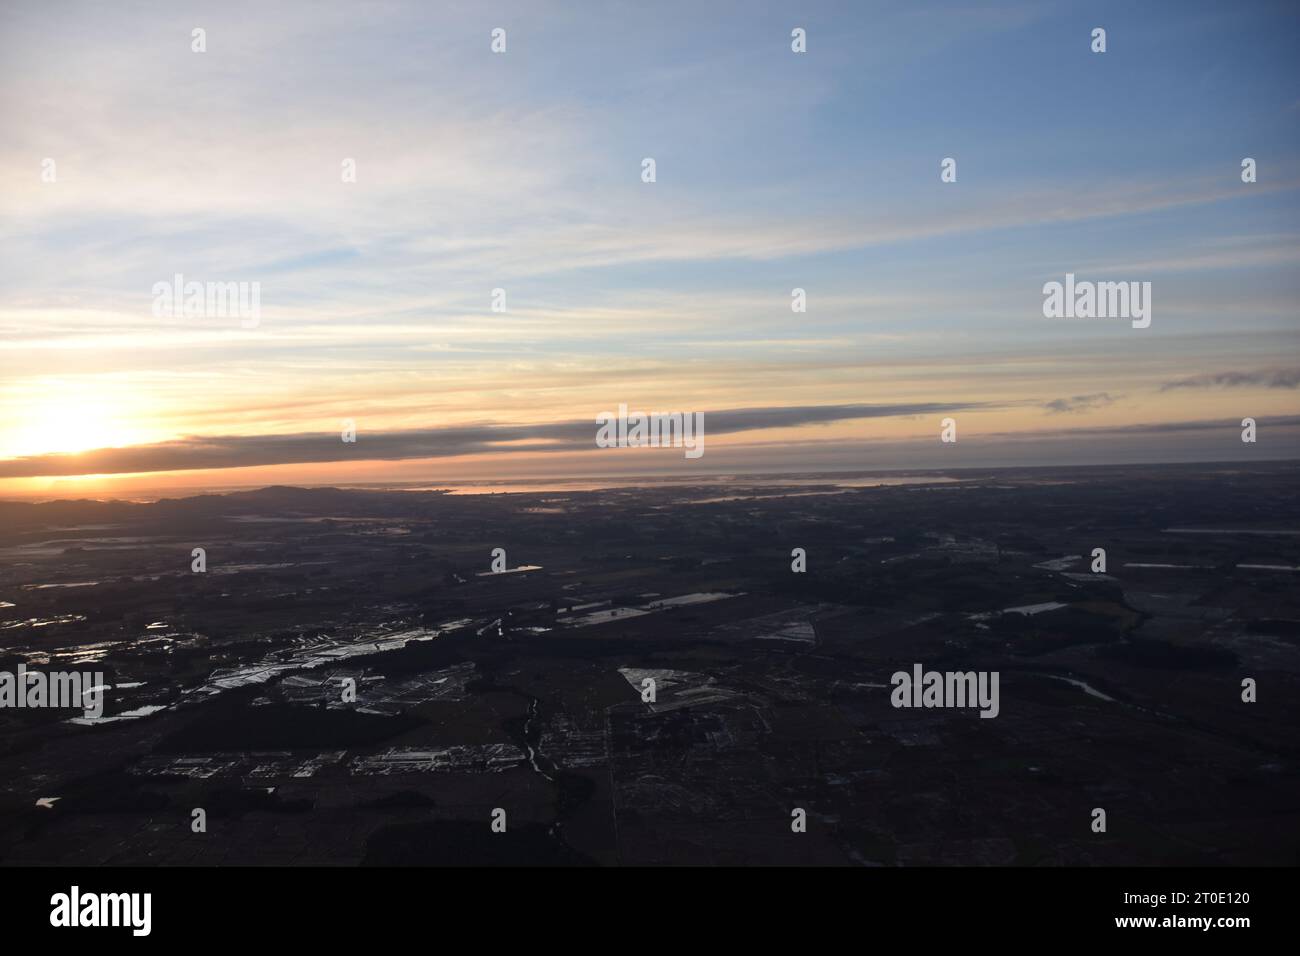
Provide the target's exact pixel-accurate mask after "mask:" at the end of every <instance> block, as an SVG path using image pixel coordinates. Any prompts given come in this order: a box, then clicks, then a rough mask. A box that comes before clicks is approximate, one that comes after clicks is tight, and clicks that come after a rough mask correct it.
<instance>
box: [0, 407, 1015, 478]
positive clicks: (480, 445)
mask: <svg viewBox="0 0 1300 956" xmlns="http://www.w3.org/2000/svg"><path fill="white" fill-rule="evenodd" d="M990 407H995V406H991V405H989V404H988V403H984V402H974V403H957V402H951V403H950V402H912V403H900V404H876V405H869V404H851V405H804V406H787V407H775V408H734V409H728V410H724V411H718V412H706V413H705V414H704V423H705V435H706V436H715V435H725V434H730V433H736V432H748V431H758V430H763V429H773V428H798V427H802V426H807V425H819V424H827V423H830V422H836V421H845V420H849V419H862V418H891V417H901V416H908V415H930V414H943V413H950V412H958V411H969V410H972V409H984V408H990ZM601 411H605V409H602V410H601ZM630 411H633V412H636V411H646V412H649V411H661V409H648V408H647V409H640V408H632V409H630ZM615 414H617V413H615ZM595 437H596V416H595V413H594V412H593V414H592V417H591V419H590V420H588V421H585V422H552V423H542V424H514V425H465V426H449V427H445V428H426V429H412V430H406V431H387V432H366V431H365V429H364V427H363V428H361V429H359V430H358V434H357V441H356V442H355V443H345V442H343V441H342V440H341V436H340V435H339V433H337V432H314V433H306V434H292V435H254V436H217V437H210V438H184V439H180V440H177V441H168V442H159V443H157V444H151V445H136V446H132V447H128V448H100V449H96V450H93V451H86V452H80V453H77V454H51V455H37V456H31V457H25V458H13V459H10V460H8V461H2V462H0V478H33V477H38V476H46V475H89V474H94V475H114V474H130V473H136V472H159V471H190V470H194V469H210V468H244V467H249V466H256V465H287V464H308V463H312V464H315V463H321V462H335V461H400V460H404V459H417V458H451V457H456V456H458V455H479V454H490V453H495V454H506V453H520V452H569V451H587V450H590V449H593V448H594V447H595Z"/></svg>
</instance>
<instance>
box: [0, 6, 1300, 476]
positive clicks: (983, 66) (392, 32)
mask: <svg viewBox="0 0 1300 956" xmlns="http://www.w3.org/2000/svg"><path fill="white" fill-rule="evenodd" d="M1096 27H1101V28H1104V29H1105V31H1106V47H1107V48H1106V51H1105V52H1104V53H1096V52H1093V50H1092V48H1091V47H1092V44H1093V39H1092V31H1093V29H1094V28H1096ZM196 28H201V29H202V30H203V31H205V32H204V35H203V38H204V41H205V50H204V52H201V53H200V52H195V50H194V49H193V46H194V44H195V39H194V34H193V31H194V30H195V29H196ZM497 28H501V29H503V30H505V42H506V48H505V52H503V53H495V52H493V50H492V48H491V44H492V32H493V30H494V29H497ZM795 28H802V29H803V30H805V31H806V52H804V53H796V52H794V51H793V50H792V49H791V44H792V39H791V31H792V30H794V29H795ZM1298 41H1300V7H1297V6H1296V5H1295V4H1294V3H1285V2H1283V3H1262V2H1261V3H1238V4H1223V3H1218V2H1213V3H1200V2H1176V3H1175V2H1168V3H1166V2H1145V3H1142V4H1133V3H1129V2H1124V3H1064V2H1062V3H1054V2H1050V0H1049V2H1039V0H1033V2H1024V3H1016V2H1009V3H1002V2H990V3H951V4H949V3H923V2H918V3H906V4H898V3H879V4H877V3H868V2H851V3H832V2H816V3H756V2H744V3H739V2H738V3H726V2H716V3H715V2H710V3H707V4H702V3H698V2H695V3H674V2H656V3H653V4H647V3H618V2H611V3H601V4H595V3H590V4H582V3H548V2H543V0H529V2H525V3H491V2H466V3H412V4H406V3H388V2H373V3H365V4H356V3H346V4H330V3H311V4H306V3H302V4H294V3H284V4H266V3H264V2H258V3H240V2H223V3H213V4H186V3H177V2H167V3H121V4H102V3H68V2H61V0H49V2H44V3H37V2H16V3H9V4H5V5H3V6H0V129H3V133H4V135H3V136H0V497H4V496H25V495H36V496H46V497H49V496H64V495H67V496H77V497H81V496H87V495H89V496H108V495H113V494H117V493H123V494H126V493H131V492H133V491H138V490H140V489H143V488H159V487H175V488H188V489H196V490H202V489H213V488H225V487H233V486H240V485H264V484H272V483H300V484H347V483H360V482H386V481H393V482H428V483H430V484H434V485H436V484H438V483H439V482H455V481H462V480H467V479H487V480H492V479H501V480H505V479H521V478H528V477H544V476H558V475H568V476H577V477H590V476H603V475H619V474H623V475H626V474H663V475H672V476H677V477H682V476H690V475H693V474H700V475H704V474H710V473H718V472H765V471H767V472H792V471H836V470H864V471H865V470H873V469H920V468H960V467H989V466H995V465H1009V466H1010V465H1071V464H1104V463H1126V462H1139V461H1247V460H1256V459H1283V458H1294V457H1300V400H1298V398H1300V394H1298V391H1297V388H1298V386H1300V357H1298V353H1297V345H1300V312H1298V309H1297V292H1298V291H1300V270H1297V268H1296V266H1297V264H1300V241H1298V240H1300V218H1298V215H1297V214H1298V213H1300V122H1298V121H1300V82H1297V80H1298V79H1300V68H1297V52H1296V51H1297V49H1298V48H1300V43H1298ZM1246 157H1250V158H1253V159H1254V160H1255V163H1256V181H1255V182H1252V183H1245V182H1243V181H1242V168H1241V164H1242V160H1243V158H1246ZM646 158H653V159H654V161H655V181H654V182H645V181H643V176H642V171H643V160H644V159H646ZM945 158H953V159H955V161H956V181H955V182H943V181H941V175H940V173H941V161H942V160H944V159H945ZM51 161H52V162H51ZM348 162H351V163H352V164H353V167H354V169H355V181H345V175H344V172H345V164H346V163H348ZM51 174H52V175H51ZM1067 273H1071V274H1075V275H1076V276H1077V277H1078V279H1080V280H1092V281H1117V282H1118V281H1123V282H1128V281H1136V282H1149V283H1150V284H1151V285H1150V289H1151V324H1150V326H1149V327H1147V328H1134V327H1132V325H1131V323H1130V322H1129V321H1128V320H1127V319H1126V318H1123V317H1120V318H1113V317H1111V318H1047V317H1045V316H1044V313H1043V301H1044V294H1043V287H1044V283H1047V282H1051V281H1064V277H1065V275H1066V274H1067ZM178 274H179V275H182V276H183V277H184V279H185V280H187V281H200V282H237V283H246V284H247V286H248V287H250V288H251V285H252V284H253V283H257V284H258V285H257V287H258V292H259V298H258V302H259V313H258V315H257V317H256V321H255V322H253V323H250V322H246V321H241V318H239V317H237V316H233V315H230V314H200V315H185V314H183V311H182V312H180V313H173V314H167V313H166V312H165V311H164V312H163V314H159V310H158V309H157V308H155V306H156V305H157V293H156V288H155V287H156V285H157V284H158V283H170V282H172V280H173V277H174V276H176V275H178ZM795 288H800V289H803V290H805V294H806V303H807V309H806V312H803V313H795V312H793V311H792V308H791V302H792V290H793V289H795ZM494 289H501V290H504V293H505V308H506V311H503V312H502V311H493V308H492V305H493V290H494ZM620 404H625V405H627V406H628V407H629V408H630V409H632V410H634V411H636V410H641V411H662V412H670V411H682V412H702V413H704V416H705V432H706V445H705V447H706V450H705V453H704V454H703V455H702V456H700V457H699V458H694V459H691V458H687V457H686V456H685V455H683V454H682V450H681V449H680V448H678V449H671V448H597V447H596V445H595V435H596V424H595V417H596V416H597V415H599V414H600V413H602V412H605V411H614V410H617V408H618V406H619V405H620ZM1246 417H1250V418H1253V419H1255V420H1256V422H1257V428H1258V431H1257V441H1256V442H1254V443H1249V444H1248V443H1244V442H1242V440H1241V432H1242V425H1241V422H1242V419H1243V418H1246ZM944 418H952V419H953V420H954V421H955V422H956V434H957V441H955V442H952V443H944V442H941V441H940V431H941V420H942V419H944ZM345 422H350V423H352V424H354V425H355V434H356V439H357V440H356V441H355V442H344V441H343V440H342V429H343V427H344V423H345Z"/></svg>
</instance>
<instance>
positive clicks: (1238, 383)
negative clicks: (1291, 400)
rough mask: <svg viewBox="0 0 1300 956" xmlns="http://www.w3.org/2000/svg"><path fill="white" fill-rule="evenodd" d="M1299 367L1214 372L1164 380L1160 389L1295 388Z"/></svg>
mask: <svg viewBox="0 0 1300 956" xmlns="http://www.w3.org/2000/svg"><path fill="white" fill-rule="evenodd" d="M1297 386H1300V368H1283V369H1260V370H1258V371H1254V372H1216V373H1206V374H1203V375H1192V376H1190V377H1188V378H1181V379H1178V380H1177V381H1174V382H1166V383H1165V384H1164V385H1161V386H1160V391H1162V392H1168V391H1171V390H1173V389H1177V388H1296V387H1297Z"/></svg>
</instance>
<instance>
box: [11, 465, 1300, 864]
mask: <svg viewBox="0 0 1300 956" xmlns="http://www.w3.org/2000/svg"><path fill="white" fill-rule="evenodd" d="M901 477H905V480H904V481H902V482H901V483H890V484H884V485H880V486H873V485H872V482H873V481H874V480H877V479H872V478H870V476H864V475H858V476H853V475H808V476H796V477H783V478H781V479H779V480H777V479H766V478H761V477H760V478H754V477H736V478H732V479H729V480H727V481H722V482H718V481H714V482H703V481H702V482H699V483H692V482H689V481H675V482H654V481H647V483H646V484H645V486H643V487H618V488H614V489H610V490H603V491H601V490H596V491H563V490H554V491H543V492H528V493H517V494H491V495H450V494H444V493H440V492H436V491H423V492H411V491H386V490H339V489H332V488H290V487H272V488H264V489H262V490H258V491H247V492H237V493H231V494H225V495H203V496H199V497H191V498H183V499H174V500H160V501H155V502H151V503H131V502H123V501H89V500H86V501H66V500H65V501H58V502H49V503H20V502H5V503H0V529H3V530H2V531H0V656H3V662H0V669H4V670H9V671H12V670H14V668H16V667H17V666H18V665H19V664H24V665H25V666H27V667H28V668H35V669H46V668H48V669H51V670H64V671H67V670H91V671H102V672H103V673H104V675H105V679H106V681H107V683H108V684H110V685H112V686H111V689H110V690H109V691H108V692H107V695H106V708H105V711H104V715H103V717H102V718H100V719H99V720H97V721H93V722H86V721H82V720H78V718H79V717H80V714H79V712H76V711H68V710H62V711H55V710H48V709H44V710H21V709H5V710H0V863H3V864H6V865H44V864H90V865H99V864H167V865H178V864H179V865H191V864H193V865H208V864H257V865H262V864H275V865H283V864H294V865H319V864H338V865H355V864H369V865H386V864H402V865H405V864H500V863H506V864H552V865H553V864H575V865H618V864H815V865H839V864H845V865H862V864H867V865H879V866H896V865H909V866H914V865H927V864H990V865H1012V864H1014V865H1061V864H1069V865H1101V864H1136V865H1144V866H1145V865H1176V864H1188V865H1294V864H1296V863H1297V862H1300V773H1297V750H1298V749H1300V734H1298V733H1297V727H1298V726H1300V703H1298V702H1300V647H1298V646H1297V644H1298V642H1300V598H1298V596H1297V595H1298V592H1297V589H1296V587H1295V583H1296V575H1297V574H1300V496H1298V495H1297V490H1296V489H1297V487H1300V464H1296V463H1270V464H1259V465H1245V466H1242V465H1231V466H1229V465H1166V466H1141V467H1096V468H1072V469H1015V470H1005V471H984V472H972V471H961V472H950V473H932V474H921V473H917V474H912V475H909V476H898V475H894V476H888V477H882V478H880V479H878V480H880V481H884V482H898V481H899V479H900V478H901ZM195 548H202V549H204V550H205V552H206V570H205V571H203V572H201V573H200V572H196V571H194V570H192V561H193V560H194V559H193V558H192V553H193V549H195ZM497 548H500V549H503V550H504V552H505V555H504V561H503V565H504V567H505V568H506V571H505V572H504V573H499V572H494V571H493V569H492V563H493V550H494V549H497ZM795 548H802V549H804V550H805V552H806V556H807V570H806V571H805V572H802V573H797V572H795V571H793V570H792V557H791V552H792V550H793V549H795ZM1095 548H1103V549H1105V552H1106V562H1107V567H1106V570H1105V572H1104V573H1101V572H1094V571H1093V570H1092V564H1093V558H1092V557H1091V555H1092V552H1093V549H1095ZM916 663H920V664H923V665H924V666H925V667H927V668H933V669H938V670H958V671H968V670H980V671H996V672H998V673H1000V675H1001V705H1000V713H999V714H998V716H997V718H996V719H981V718H980V716H979V714H978V712H977V711H975V710H971V709H966V710H961V709H937V710H917V709H896V708H895V707H893V706H891V703H890V676H891V674H892V673H894V672H895V671H898V670H910V669H911V668H912V666H913V665H914V664H916ZM647 677H648V678H652V679H653V680H654V681H655V683H656V685H657V699H656V701H655V702H654V703H647V702H645V701H643V699H642V686H643V684H642V682H643V680H645V679H646V678H647ZM1247 678H1250V679H1253V680H1254V681H1255V682H1256V684H1257V693H1258V699H1257V701H1256V702H1253V703H1247V702H1244V701H1243V699H1242V682H1243V680H1245V679H1247ZM349 680H351V681H354V682H355V687H356V700H355V701H354V702H353V701H348V700H345V699H344V694H343V688H344V687H345V686H347V684H348V682H349ZM54 798H57V799H54ZM196 808H202V809H203V810H204V812H205V814H206V832H195V831H194V829H193V828H192V825H191V824H192V814H193V811H194V810H195V809H196ZM498 808H499V809H502V810H504V811H505V813H506V815H507V817H508V821H509V825H508V828H507V830H506V832H504V833H497V832H494V831H493V829H492V827H491V822H492V816H493V812H494V810H497V809H498ZM796 808H799V809H803V810H805V811H806V814H807V830H806V832H804V833H796V832H793V831H792V827H791V818H792V812H793V811H794V810H795V809H796ZM1094 808H1104V809H1105V811H1106V814H1107V819H1108V827H1107V830H1106V832H1104V833H1097V832H1093V830H1092V828H1091V826H1090V824H1091V822H1092V821H1091V813H1092V811H1093V809H1094Z"/></svg>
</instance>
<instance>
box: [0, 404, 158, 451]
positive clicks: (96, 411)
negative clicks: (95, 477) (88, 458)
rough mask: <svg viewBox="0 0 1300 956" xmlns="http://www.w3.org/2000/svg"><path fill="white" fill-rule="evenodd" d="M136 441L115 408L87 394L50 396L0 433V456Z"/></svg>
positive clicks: (101, 446)
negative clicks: (80, 395) (68, 396)
mask: <svg viewBox="0 0 1300 956" xmlns="http://www.w3.org/2000/svg"><path fill="white" fill-rule="evenodd" d="M138 440H139V436H138V433H137V431H136V430H135V429H132V428H130V427H129V426H128V425H127V424H126V423H125V422H123V421H122V417H121V415H120V413H119V412H118V411H117V410H116V408H115V407H114V406H113V405H111V404H107V403H105V402H103V401H97V400H95V399H94V398H91V397H86V398H82V397H77V398H63V397H61V398H50V399H42V400H41V401H39V402H37V403H35V404H33V405H31V406H28V407H27V408H26V409H24V410H23V411H22V414H21V416H20V418H19V419H18V420H17V421H14V422H10V423H9V427H8V428H7V429H5V430H4V431H3V432H0V455H2V456H3V457H8V458H20V457H29V456H32V455H48V454H76V453H78V452H83V451H89V450H91V449H92V448H114V447H121V446H123V445H130V444H134V443H135V442H136V441H138Z"/></svg>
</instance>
